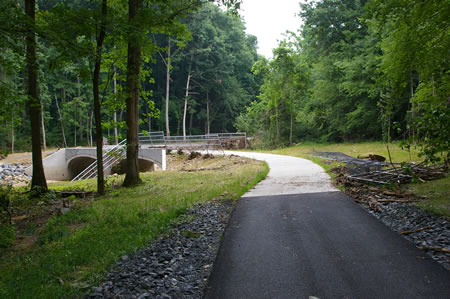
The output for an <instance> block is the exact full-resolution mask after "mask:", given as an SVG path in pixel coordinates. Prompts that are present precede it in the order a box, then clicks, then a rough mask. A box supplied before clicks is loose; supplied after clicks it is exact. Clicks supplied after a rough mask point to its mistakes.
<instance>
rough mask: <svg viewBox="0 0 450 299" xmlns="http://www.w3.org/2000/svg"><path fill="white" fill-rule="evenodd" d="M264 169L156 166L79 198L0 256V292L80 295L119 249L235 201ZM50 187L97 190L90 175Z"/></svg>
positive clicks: (137, 245) (141, 243)
mask: <svg viewBox="0 0 450 299" xmlns="http://www.w3.org/2000/svg"><path fill="white" fill-rule="evenodd" d="M217 159H226V158H217ZM267 172H268V168H267V165H265V164H263V163H261V162H256V161H253V162H250V163H244V164H239V165H234V166H233V167H231V166H226V167H224V168H223V170H219V171H217V170H215V171H198V172H189V173H187V172H174V171H166V172H154V173H150V174H145V175H142V179H143V181H144V183H143V184H141V185H139V186H138V187H135V188H116V189H113V190H112V191H110V192H109V193H108V194H107V195H105V196H103V197H99V198H96V200H94V201H92V202H89V203H87V204H86V203H84V204H81V203H80V204H79V205H78V208H73V209H71V211H69V212H68V213H67V214H65V215H62V216H57V217H54V218H52V219H51V220H50V221H49V222H48V223H47V224H46V225H45V227H44V228H43V229H42V230H41V232H40V234H39V237H38V239H37V241H36V242H35V244H34V245H33V246H32V247H31V248H29V249H27V250H23V251H18V252H12V251H11V252H9V253H6V254H5V255H4V256H2V257H1V259H0V273H2V274H1V275H0V297H1V298H61V297H64V298H74V297H80V296H82V295H83V294H85V293H86V292H87V291H89V290H90V288H91V287H92V286H94V285H97V284H98V283H99V281H100V279H101V277H102V276H103V274H104V273H105V272H106V271H107V270H108V268H109V267H110V265H111V264H113V263H114V262H116V261H117V260H118V258H119V257H120V256H121V255H123V254H126V253H127V254H128V253H132V252H134V251H136V250H138V249H139V248H142V247H144V246H146V245H147V244H148V243H149V242H150V241H151V240H152V238H154V237H156V236H158V235H159V234H161V233H162V232H164V231H165V230H166V229H167V227H168V225H169V224H170V223H173V222H174V221H176V220H177V218H178V217H179V216H180V215H181V214H183V213H184V212H185V210H186V209H188V208H189V207H191V206H192V205H194V204H197V203H201V202H207V201H210V200H213V199H225V200H233V199H237V198H239V197H240V196H241V195H242V194H243V193H245V192H246V191H247V190H248V189H249V188H251V187H252V186H253V185H255V184H256V183H257V182H259V181H260V180H261V179H263V178H264V177H265V175H266V174H267ZM121 179H123V178H122V177H119V178H115V180H117V182H116V183H120V182H119V180H121ZM50 187H51V188H55V189H74V188H79V189H84V190H94V189H95V181H94V180H91V181H87V182H83V183H63V184H61V183H59V184H52V185H50Z"/></svg>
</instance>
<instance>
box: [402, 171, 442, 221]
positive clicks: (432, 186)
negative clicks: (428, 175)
mask: <svg viewBox="0 0 450 299" xmlns="http://www.w3.org/2000/svg"><path fill="white" fill-rule="evenodd" d="M405 189H406V190H407V191H409V192H411V193H414V194H417V195H422V196H425V197H426V198H427V199H425V200H423V201H421V202H420V203H419V204H418V205H419V207H421V208H422V209H424V210H425V211H428V212H431V213H434V214H438V215H442V216H446V217H450V176H448V177H445V178H442V179H439V180H434V181H429V182H426V183H415V184H408V185H407V186H405Z"/></svg>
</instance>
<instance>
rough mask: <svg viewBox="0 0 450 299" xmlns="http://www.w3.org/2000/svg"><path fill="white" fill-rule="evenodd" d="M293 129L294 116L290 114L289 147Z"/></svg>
mask: <svg viewBox="0 0 450 299" xmlns="http://www.w3.org/2000/svg"><path fill="white" fill-rule="evenodd" d="M293 129H294V116H293V113H292V112H291V127H290V129H289V145H292V131H293Z"/></svg>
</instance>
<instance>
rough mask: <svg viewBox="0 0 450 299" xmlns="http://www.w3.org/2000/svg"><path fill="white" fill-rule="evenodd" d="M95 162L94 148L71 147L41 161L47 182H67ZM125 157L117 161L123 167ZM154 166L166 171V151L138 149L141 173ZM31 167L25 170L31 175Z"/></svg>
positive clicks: (108, 169) (161, 149)
mask: <svg viewBox="0 0 450 299" xmlns="http://www.w3.org/2000/svg"><path fill="white" fill-rule="evenodd" d="M109 148H110V146H105V147H104V148H103V149H104V151H105V152H106V151H108V149H109ZM95 160H97V156H96V148H95V147H94V148H89V147H73V148H64V149H60V150H58V151H57V152H55V153H53V154H51V155H50V156H48V157H46V158H45V159H43V160H42V162H43V164H44V172H45V177H46V179H48V180H54V181H68V180H71V179H73V178H74V177H75V176H76V175H78V174H79V173H80V172H82V171H83V170H84V169H86V167H88V166H89V165H90V164H92V163H93V162H94V161H95ZM124 161H125V157H123V159H122V160H120V161H119V163H120V164H121V165H124ZM155 164H156V165H157V166H158V167H159V168H160V169H162V170H166V150H165V149H164V148H149V147H145V146H141V147H140V148H139V170H140V171H141V172H146V171H152V170H154V169H155V167H154V166H155ZM104 171H105V175H109V174H111V167H107V168H105V170H104ZM32 172H33V168H32V166H31V167H29V168H27V169H26V170H25V173H26V174H28V175H31V174H32Z"/></svg>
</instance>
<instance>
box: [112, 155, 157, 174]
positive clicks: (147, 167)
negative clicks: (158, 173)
mask: <svg viewBox="0 0 450 299" xmlns="http://www.w3.org/2000/svg"><path fill="white" fill-rule="evenodd" d="M126 166H127V160H125V159H123V160H120V161H119V163H117V164H116V165H114V166H113V167H112V169H111V173H117V174H124V173H125V169H126ZM149 171H155V163H153V162H152V161H148V160H144V159H139V172H149Z"/></svg>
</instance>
